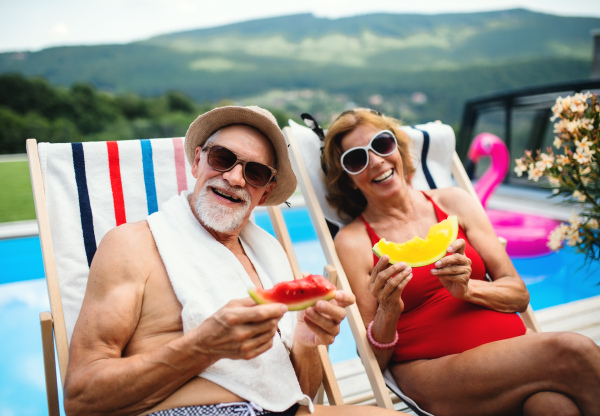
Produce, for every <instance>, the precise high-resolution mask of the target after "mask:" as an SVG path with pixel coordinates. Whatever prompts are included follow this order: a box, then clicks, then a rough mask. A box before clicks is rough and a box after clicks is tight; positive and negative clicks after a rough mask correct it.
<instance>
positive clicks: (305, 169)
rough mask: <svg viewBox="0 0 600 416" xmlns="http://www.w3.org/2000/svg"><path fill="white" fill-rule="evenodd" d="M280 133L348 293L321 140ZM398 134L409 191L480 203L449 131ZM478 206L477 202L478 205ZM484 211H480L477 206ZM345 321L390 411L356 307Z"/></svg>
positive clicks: (290, 130) (304, 133) (433, 127)
mask: <svg viewBox="0 0 600 416" xmlns="http://www.w3.org/2000/svg"><path fill="white" fill-rule="evenodd" d="M289 125H290V126H289V127H286V128H284V133H285V135H286V137H287V140H288V141H289V143H290V151H291V156H292V166H293V168H294V170H295V172H296V176H297V177H298V183H299V185H300V188H301V190H302V194H303V196H304V199H305V201H306V205H307V207H308V210H309V213H310V216H311V220H312V222H313V225H314V226H315V230H316V232H317V235H318V237H319V241H320V242H321V246H322V248H323V251H324V254H325V257H326V259H327V262H328V263H330V264H332V265H334V266H335V267H336V269H337V271H338V282H339V283H338V285H339V286H342V287H344V288H347V289H348V290H350V285H349V283H348V280H347V277H346V275H345V273H344V271H343V268H342V266H341V263H340V261H339V258H338V256H337V254H336V252H335V246H334V244H333V239H332V236H331V234H330V232H329V229H330V226H329V225H328V224H327V223H329V224H334V225H335V226H336V227H339V228H342V227H343V226H344V225H346V224H347V223H348V222H350V221H349V220H348V219H344V218H341V217H340V216H339V215H338V213H337V211H336V210H335V208H333V207H332V206H330V205H329V203H328V202H327V200H326V197H325V195H326V188H325V184H324V174H323V171H322V168H321V159H320V158H321V150H320V149H321V145H322V143H321V140H320V138H319V137H318V136H317V135H316V134H315V133H314V132H313V130H311V129H310V128H308V127H305V126H302V125H300V124H298V123H296V122H294V121H293V120H290V121H289ZM401 129H402V130H403V131H404V132H405V133H406V134H407V135H408V136H409V138H410V139H411V143H410V155H411V159H412V161H413V165H414V167H415V168H416V172H415V174H414V176H413V178H412V186H413V188H414V189H417V190H427V189H433V188H444V187H448V186H458V187H460V188H463V189H465V190H466V191H467V192H469V194H470V195H471V196H473V197H474V198H475V200H476V201H478V202H479V199H478V198H477V195H476V194H475V190H474V189H473V186H472V185H471V182H470V180H469V178H468V176H467V174H466V172H465V170H464V167H463V165H462V163H461V161H460V158H459V157H458V155H457V154H456V152H455V141H456V139H455V134H454V131H453V129H452V128H451V127H450V126H448V125H445V124H442V123H440V122H431V123H426V124H421V125H416V126H402V127H401ZM479 205H480V206H481V203H479ZM481 209H482V210H483V206H481ZM349 309H350V312H349V313H348V320H349V323H350V327H351V329H352V332H353V335H354V338H355V341H356V344H357V349H358V351H359V356H360V358H361V360H362V362H363V365H364V367H365V371H366V372H367V375H368V376H369V381H370V383H371V387H372V388H373V392H374V394H375V398H376V400H377V403H378V405H379V406H382V407H387V408H392V407H391V401H389V397H387V398H386V397H385V396H386V394H385V393H386V391H385V390H384V389H383V380H384V376H383V375H382V373H381V371H380V370H379V366H378V364H377V361H376V360H375V356H374V354H373V353H372V351H371V349H370V346H369V344H368V341H367V338H366V331H365V328H364V324H363V322H362V320H361V318H360V314H359V312H358V308H357V307H356V305H353V307H351V308H349ZM521 316H522V317H523V320H524V322H525V324H526V326H528V327H529V328H531V329H533V330H535V331H536V332H540V331H541V329H540V327H539V324H538V323H537V321H536V319H535V316H534V315H533V311H532V310H531V307H528V310H527V311H526V312H525V313H523V314H522V315H521ZM385 380H386V383H387V384H388V387H389V388H390V389H391V390H392V391H394V393H396V394H397V395H398V396H400V398H401V399H402V400H403V401H404V402H405V403H406V404H407V405H408V406H409V407H411V408H412V409H413V411H415V413H417V414H419V415H429V413H427V412H425V411H424V410H422V409H420V408H419V407H418V406H417V405H416V403H414V401H412V400H411V399H410V398H408V397H406V395H404V394H403V393H402V391H401V390H400V388H399V387H398V386H397V384H396V383H395V381H394V379H393V377H392V375H391V373H390V372H389V371H387V372H386V375H385Z"/></svg>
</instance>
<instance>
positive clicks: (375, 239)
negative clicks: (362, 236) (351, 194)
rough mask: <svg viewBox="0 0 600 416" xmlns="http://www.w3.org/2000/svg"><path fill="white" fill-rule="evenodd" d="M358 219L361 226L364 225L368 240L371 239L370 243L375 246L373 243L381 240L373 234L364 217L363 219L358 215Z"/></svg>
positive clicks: (373, 231)
mask: <svg viewBox="0 0 600 416" xmlns="http://www.w3.org/2000/svg"><path fill="white" fill-rule="evenodd" d="M359 217H360V219H361V220H362V222H363V224H365V227H367V234H369V238H370V239H371V243H372V244H375V243H377V242H379V240H381V238H379V236H378V235H377V233H376V232H375V230H374V229H373V227H371V226H370V225H369V223H368V222H367V220H365V217H363V215H362V214H360V215H359Z"/></svg>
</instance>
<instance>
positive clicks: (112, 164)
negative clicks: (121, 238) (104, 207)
mask: <svg viewBox="0 0 600 416" xmlns="http://www.w3.org/2000/svg"><path fill="white" fill-rule="evenodd" d="M106 147H107V148H108V169H109V171H110V186H111V188H112V194H113V203H114V205H115V220H116V223H117V226H119V225H121V224H124V223H126V222H127V219H126V218H125V199H124V198H123V184H122V183H121V165H120V163H119V146H118V145H117V142H106Z"/></svg>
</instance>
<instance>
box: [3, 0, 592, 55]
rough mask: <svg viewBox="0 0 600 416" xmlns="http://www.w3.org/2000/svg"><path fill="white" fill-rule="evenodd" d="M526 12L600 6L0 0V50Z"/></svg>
mask: <svg viewBox="0 0 600 416" xmlns="http://www.w3.org/2000/svg"><path fill="white" fill-rule="evenodd" d="M517 7H519V8H526V9H529V10H533V11H538V12H543V13H549V14H557V15H564V16H588V17H600V0H576V1H572V2H569V1H565V0H519V1H511V0H482V1H481V0H480V1H475V0H453V1H448V0H420V1H414V0H411V1H406V0H302V1H289V0H103V1H98V0H0V52H10V51H37V50H41V49H44V48H47V47H51V46H62V45H94V44H114V43H128V42H132V41H136V40H143V39H147V38H150V37H152V36H156V35H161V34H166V33H172V32H179V31H184V30H191V29H199V28H207V27H215V26H221V25H224V24H229V23H236V22H243V21H247V20H254V19H260V18H265V17H275V16H285V15H290V14H296V13H312V14H314V15H315V16H317V17H327V18H339V17H347V16H354V15H361V14H367V13H378V12H389V13H422V14H438V13H462V12H475V11H490V10H505V9H512V8H517Z"/></svg>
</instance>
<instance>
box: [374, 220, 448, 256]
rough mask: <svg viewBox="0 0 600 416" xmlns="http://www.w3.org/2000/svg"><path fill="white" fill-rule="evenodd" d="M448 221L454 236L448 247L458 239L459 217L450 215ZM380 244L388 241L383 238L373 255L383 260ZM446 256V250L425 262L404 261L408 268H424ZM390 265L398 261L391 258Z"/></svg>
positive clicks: (375, 247) (377, 244)
mask: <svg viewBox="0 0 600 416" xmlns="http://www.w3.org/2000/svg"><path fill="white" fill-rule="evenodd" d="M447 220H449V221H450V223H451V230H452V235H451V236H450V238H449V239H448V245H450V244H452V243H453V242H454V241H455V240H456V238H457V237H458V217H457V216H456V215H449V216H448V218H447ZM444 221H446V220H444ZM440 222H441V221H440ZM438 224H439V223H438ZM435 225H437V224H435ZM435 225H433V226H432V227H435ZM379 243H383V244H385V243H387V240H386V239H385V238H382V239H381V240H379V242H377V243H376V244H375V245H374V246H373V248H372V250H373V253H375V255H376V256H377V257H379V258H381V257H382V256H383V255H384V254H385V253H383V252H382V251H381V247H380V245H379ZM445 255H446V250H445V249H444V250H442V251H441V252H440V253H438V254H436V255H434V256H431V257H429V258H428V259H426V260H424V261H406V260H404V262H405V263H406V265H407V266H410V267H422V266H427V265H429V264H431V263H435V262H436V261H438V260H439V259H441V258H442V257H444V256H445ZM389 263H390V264H396V263H398V261H396V260H393V259H392V258H391V257H390V259H389Z"/></svg>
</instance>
